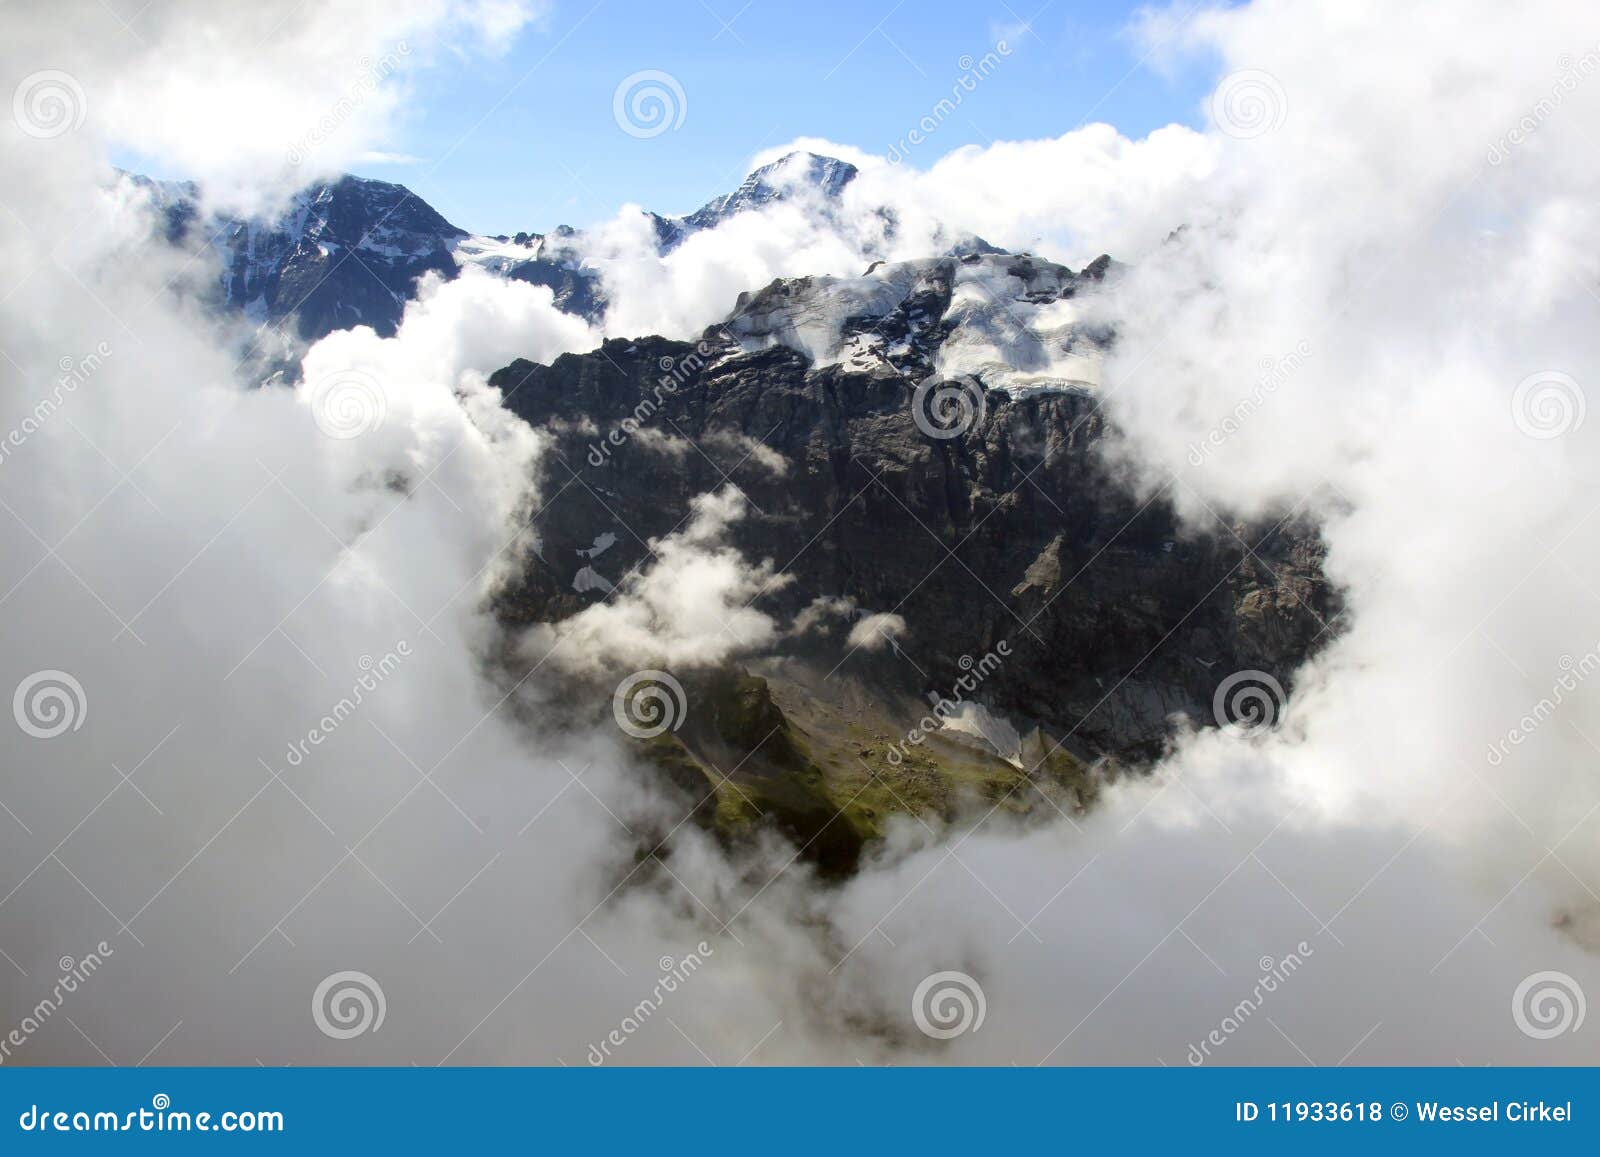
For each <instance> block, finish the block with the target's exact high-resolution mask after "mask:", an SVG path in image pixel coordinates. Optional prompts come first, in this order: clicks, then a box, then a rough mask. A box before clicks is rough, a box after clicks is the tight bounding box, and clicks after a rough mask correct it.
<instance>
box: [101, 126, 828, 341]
mask: <svg viewBox="0 0 1600 1157" xmlns="http://www.w3.org/2000/svg"><path fill="white" fill-rule="evenodd" d="M855 176H856V169H855V166H853V165H850V164H847V163H846V162H844V161H840V160H837V159H835V158H832V157H819V156H817V155H815V154H811V153H791V154H789V155H787V156H785V157H782V158H780V159H778V160H776V161H774V162H772V163H771V164H768V165H764V166H762V167H760V168H758V169H756V170H755V171H754V172H752V173H751V174H750V175H749V176H748V177H746V178H745V180H744V182H743V183H742V184H741V185H740V186H739V188H738V189H736V190H734V191H733V192H731V193H728V194H725V195H722V196H719V197H716V198H714V199H712V200H711V201H709V202H707V203H706V204H705V205H703V206H701V207H700V208H699V209H697V210H695V211H694V212H693V213H689V214H686V215H684V216H681V217H671V216H662V215H660V214H655V213H652V214H650V217H651V219H652V222H653V224H654V226H655V231H656V237H657V243H658V250H659V252H662V253H665V252H668V251H670V250H671V249H673V248H676V247H677V246H679V245H681V244H682V243H683V242H684V241H685V240H686V239H687V238H689V237H690V236H692V235H693V234H695V233H697V232H700V231H702V230H705V229H712V228H715V227H716V226H717V225H719V224H721V223H722V222H724V221H726V220H728V219H729V218H731V217H733V216H736V215H737V214H739V213H743V212H749V211H754V210H759V209H761V208H763V207H765V206H767V205H770V204H772V203H773V202H775V201H782V200H785V199H787V198H789V197H792V196H796V195H799V194H802V193H803V194H805V195H808V196H817V197H821V198H823V199H824V200H829V199H837V198H838V197H839V195H840V194H841V193H842V191H843V190H844V188H845V186H846V185H848V184H849V183H850V181H851V180H853V179H854V178H855ZM127 177H128V179H129V180H131V181H133V182H134V183H135V184H136V185H137V186H139V187H140V188H141V189H143V190H145V191H146V192H147V193H148V194H149V196H150V197H151V200H152V202H153V203H154V204H155V206H156V207H157V208H158V210H160V212H161V213H162V215H163V221H164V225H165V230H164V232H165V237H166V239H167V240H168V241H169V242H172V243H175V244H181V243H187V244H189V245H201V244H205V243H208V242H209V243H210V244H211V245H213V246H214V247H215V249H216V250H217V252H218V253H219V254H220V255H221V259H222V266H223V273H222V277H221V284H220V286H219V293H220V296H221V299H222V300H223V302H224V303H225V304H226V305H227V306H228V307H229V308H232V309H237V310H239V311H241V312H243V313H244V314H245V315H246V316H247V317H248V318H249V319H250V320H251V321H253V322H255V323H256V324H258V325H259V324H272V325H282V324H285V323H287V324H290V325H292V326H293V327H294V330H295V332H296V333H297V335H298V336H299V337H300V338H302V339H304V340H307V341H313V340H316V339H317V338H320V337H323V336H325V335H327V334H329V333H331V332H333V331H334V330H336V329H345V328H349V327H352V326H357V325H369V326H371V327H372V328H373V329H374V330H376V331H377V332H378V333H379V334H381V335H383V336H389V335H391V334H393V333H394V330H395V328H396V327H397V326H398V325H399V322H400V317H401V315H402V314H403V313H404V310H405V305H406V302H407V301H409V300H410V299H411V297H412V295H413V293H414V290H415V285H416V281H417V279H418V278H419V277H421V276H423V275H424V274H426V273H429V272H433V273H437V274H439V275H440V276H442V277H445V278H452V277H455V276H457V275H458V274H459V272H460V270H461V268H462V267H463V266H466V265H477V266H479V267H480V268H483V269H486V270H488V271H490V272H492V273H495V274H497V275H499V276H503V277H508V278H513V279H516V280H521V281H527V282H530V283H532V284H535V285H544V286H547V287H549V288H550V289H551V291H552V292H553V293H554V295H555V304H556V305H557V307H558V308H560V309H563V310H565V311H567V312H568V313H573V314H576V315H578V316H581V317H583V318H585V319H587V320H589V321H598V320H599V318H600V317H601V315H602V314H603V313H604V311H605V307H606V304H607V302H606V296H605V291H604V286H603V284H602V282H601V278H600V275H599V273H598V272H597V271H596V270H594V269H593V268H591V267H589V266H587V265H585V264H584V262H583V260H582V257H581V255H580V253H579V251H578V248H577V243H578V241H579V240H580V239H581V236H582V235H581V234H580V233H579V232H578V231H577V230H574V229H571V228H569V227H567V226H564V225H563V226H558V227H557V228H555V229H553V230H551V231H550V232H548V233H535V232H519V233H515V234H500V235H495V236H485V235H479V234H472V233H469V232H468V231H467V230H465V229H462V228H459V227H458V226H456V225H453V224H451V223H450V222H449V221H447V220H446V219H445V218H444V217H443V216H442V215H441V214H440V213H438V212H437V211H436V210H434V209H433V208H432V207H431V206H430V205H428V204H427V202H425V201H424V200H423V199H422V198H420V197H418V196H417V195H416V194H415V193H413V192H411V190H409V189H407V188H406V187H405V186H404V185H399V184H394V183H391V182H388V181H377V180H371V179H368V178H364V177H355V176H350V175H345V176H342V177H339V178H337V179H335V180H331V181H320V182H317V183H315V184H312V185H310V186H308V187H307V188H305V189H303V190H302V191H301V192H300V193H298V194H296V196H295V197H294V199H293V202H292V203H291V205H290V206H289V208H288V209H286V210H285V211H284V212H283V213H281V214H280V215H278V216H277V217H275V218H273V219H271V220H260V219H246V218H236V217H215V218H203V217H202V213H201V210H200V203H201V196H200V190H199V189H198V188H197V187H196V186H195V185H194V184H193V183H192V182H177V181H155V180H151V179H150V178H147V177H142V176H137V175H133V174H128V175H127Z"/></svg>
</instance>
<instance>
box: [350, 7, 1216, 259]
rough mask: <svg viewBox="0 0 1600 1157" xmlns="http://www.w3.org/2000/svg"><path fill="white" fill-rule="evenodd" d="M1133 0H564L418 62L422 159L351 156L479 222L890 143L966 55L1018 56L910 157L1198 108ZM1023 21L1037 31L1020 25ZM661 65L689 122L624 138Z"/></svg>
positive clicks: (709, 188)
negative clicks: (627, 98)
mask: <svg viewBox="0 0 1600 1157" xmlns="http://www.w3.org/2000/svg"><path fill="white" fill-rule="evenodd" d="M1135 8H1136V5H1134V4H1131V3H1122V2H1115V3H1085V2H1083V0H1054V2H1053V3H1047V4H1043V5H1042V7H1041V2H1040V0H1006V2H1004V3H1001V2H999V0H968V2H965V3H962V2H958V0H931V2H930V0H905V2H903V3H899V4H897V3H896V0H855V2H848V0H806V2H801V3H793V2H788V0H753V2H751V3H749V4H748V5H746V3H745V0H703V2H702V0H653V2H652V0H602V2H601V3H599V4H598V5H597V4H595V3H594V0H557V2H556V4H555V7H554V10H553V11H552V12H551V13H550V14H549V16H548V17H547V18H546V19H545V20H544V21H543V23H542V25H541V26H539V27H534V28H530V29H527V30H525V31H524V32H523V34H522V35H521V36H520V37H519V39H518V41H517V42H516V44H515V45H514V46H513V48H512V49H511V50H510V51H509V52H507V53H506V54H505V55H504V56H502V57H500V58H499V59H496V60H490V61H487V62H486V61H483V60H474V61H472V62H471V63H470V64H468V65H465V66H454V65H449V64H447V65H444V66H442V67H438V68H435V69H432V70H428V71H426V72H422V73H419V74H418V75H417V78H416V80H415V84H414V92H413V99H412V100H411V101H410V104H409V109H410V111H409V112H408V113H407V115H406V118H405V120H404V122H403V123H402V125H401V126H400V129H399V132H398V133H397V134H396V137H395V139H394V140H393V142H392V147H393V148H394V150H395V151H397V152H402V153H405V154H409V155H411V156H414V157H416V158H418V160H417V161H416V162H414V163H408V164H382V165H370V166H363V167H358V168H357V171H358V172H360V173H362V175H365V176H373V177H380V178H383V179H386V180H393V181H399V182H401V183H403V184H407V185H409V186H411V187H412V188H413V189H414V190H415V191H416V192H418V193H419V194H421V195H422V196H423V197H424V198H425V199H426V200H428V201H429V202H430V203H431V204H433V205H434V206H435V207H436V208H438V209H439V210H440V211H441V212H443V213H444V214H445V216H447V217H449V218H450V219H451V220H452V221H454V222H455V223H457V224H458V225H461V226H463V227H465V228H468V229H472V230H475V231H485V232H514V231H516V230H519V229H532V230H540V231H543V230H547V229H549V228H551V227H552V226H553V225H555V224H558V223H567V224H573V225H580V226H581V225H585V224H588V223H591V222H593V221H596V220H598V219H600V218H603V217H608V216H610V215H611V214H613V213H615V211H616V210H617V208H618V207H619V206H621V205H622V204H624V203H626V202H629V201H633V202H636V203H640V204H643V205H645V206H647V207H649V208H653V209H657V210H659V211H661V212H682V211H687V210H690V209H693V208H695V207H697V206H698V205H700V204H701V203H703V202H704V201H705V200H707V199H708V198H710V197H711V196H714V195H715V194H717V193H720V192H723V191H726V190H727V189H729V188H732V187H733V186H734V185H736V184H737V183H738V181H739V180H740V178H741V177H742V176H743V173H744V171H745V167H746V162H747V160H748V159H749V158H750V157H751V156H752V155H754V154H755V153H757V152H759V151H761V150H763V149H768V148H771V147H773V146H775V145H779V144H782V143H784V142H786V141H789V140H792V139H794V138H796V137H799V136H817V137H824V138H828V139H831V140H835V141H841V142H844V143H847V144H854V145H856V146H858V147H860V148H863V149H866V150H868V151H871V152H880V153H881V152H884V151H886V150H888V148H889V147H890V146H891V145H892V144H893V143H894V142H895V141H897V140H899V139H901V138H902V137H903V136H904V135H905V133H906V131H907V130H908V129H909V128H910V127H912V126H913V125H915V124H916V122H917V121H918V120H919V119H920V118H921V117H923V116H924V115H925V114H927V113H928V112H929V111H930V109H931V108H932V106H933V105H934V103H935V102H936V101H938V100H939V99H940V98H941V97H943V96H947V95H948V94H949V92H950V90H951V87H952V85H954V84H955V82H956V79H957V77H958V76H960V75H961V72H962V69H961V67H960V64H961V58H962V57H964V56H966V57H972V58H974V59H977V58H981V57H982V56H983V54H984V53H986V52H993V51H994V50H995V45H996V42H997V41H998V40H1000V39H1002V38H1003V39H1004V40H1005V41H1006V42H1007V45H1008V47H1009V48H1010V50H1011V52H1010V55H1009V57H1007V58H1006V59H1005V60H1004V61H1003V62H1002V63H1001V65H1000V67H999V68H998V69H997V70H995V71H994V72H993V73H992V74H991V75H990V76H989V77H987V78H986V79H985V80H983V82H982V84H981V85H980V87H979V88H978V90H977V91H976V92H974V93H972V94H971V95H970V96H969V97H967V98H966V99H965V100H964V101H963V104H962V106H961V109H960V110H959V111H958V112H957V114H956V115H955V116H954V117H952V118H950V119H948V120H946V121H945V122H944V123H943V124H942V125H941V126H940V128H939V130H938V132H937V134H936V135H935V136H934V137H933V138H932V140H931V141H930V142H929V143H927V144H925V145H923V146H921V148H920V149H918V150H917V151H916V152H915V154H914V155H913V163H915V164H918V165H926V164H928V163H929V162H931V161H932V160H933V159H934V158H935V157H936V156H938V155H940V154H942V153H944V152H947V151H949V150H951V149H953V148H956V147H958V146H961V145H966V144H984V143H987V142H988V141H991V140H1000V139H1012V140H1015V139H1026V138H1033V137H1043V136H1056V135H1059V134H1061V133H1063V132H1066V131H1069V130H1070V129H1072V128H1074V127H1076V126H1077V125H1078V124H1079V123H1081V122H1082V121H1083V120H1084V119H1085V118H1089V119H1093V120H1104V121H1108V122H1110V123H1112V124H1114V125H1116V126H1117V127H1118V128H1119V129H1121V130H1122V131H1123V132H1124V133H1128V134H1132V135H1143V134H1144V133H1145V132H1148V131H1149V130H1150V129H1151V128H1154V127H1157V126H1159V125H1162V124H1166V123H1168V122H1170V121H1174V120H1177V121H1183V122H1186V123H1197V121H1198V116H1199V104H1200V100H1201V97H1202V94H1203V91H1204V89H1205V84H1204V77H1203V75H1201V74H1200V73H1199V71H1198V70H1191V71H1190V72H1188V73H1184V74H1180V75H1177V76H1173V75H1169V74H1166V73H1163V72H1161V71H1159V70H1157V69H1155V68H1153V67H1151V66H1150V64H1149V63H1148V62H1146V63H1141V57H1143V55H1144V49H1143V48H1142V47H1141V46H1140V45H1139V44H1137V43H1136V42H1135V41H1134V40H1133V39H1132V38H1130V37H1129V36H1127V35H1126V33H1125V31H1124V30H1125V27H1126V25H1127V22H1128V20H1129V18H1130V16H1131V14H1132V13H1133V11H1134V10H1135ZM1024 25H1029V26H1030V27H1023V26H1024ZM645 69H656V70H661V71H663V72H667V73H670V74H671V75H672V76H673V77H675V78H676V79H677V81H678V82H679V84H680V85H681V86H682V89H683V92H684V96H685V109H684V116H683V121H682V124H681V126H680V127H679V128H677V129H675V130H670V131H666V132H664V133H662V134H661V135H659V136H655V137H653V138H650V139H636V138H634V137H631V136H629V135H627V134H626V133H624V132H623V131H622V130H621V129H620V128H619V127H618V126H617V124H616V122H615V120H614V119H613V116H612V97H613V94H614V92H615V90H616V88H617V85H618V83H619V82H620V81H621V80H622V79H623V78H624V77H626V76H628V75H630V74H632V73H635V72H638V71H641V70H645Z"/></svg>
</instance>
